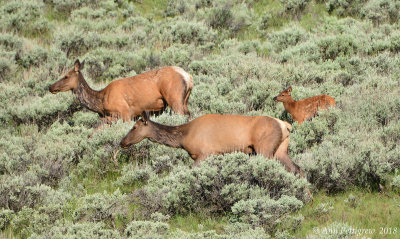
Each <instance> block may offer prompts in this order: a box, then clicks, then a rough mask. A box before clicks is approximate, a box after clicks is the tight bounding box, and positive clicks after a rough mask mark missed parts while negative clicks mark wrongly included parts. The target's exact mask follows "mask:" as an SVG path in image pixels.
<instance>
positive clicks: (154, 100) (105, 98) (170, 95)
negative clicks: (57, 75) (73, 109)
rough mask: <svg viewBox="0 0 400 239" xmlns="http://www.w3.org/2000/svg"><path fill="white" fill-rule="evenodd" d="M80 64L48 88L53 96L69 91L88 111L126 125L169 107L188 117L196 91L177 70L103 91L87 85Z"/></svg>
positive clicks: (129, 80) (123, 82)
mask: <svg viewBox="0 0 400 239" xmlns="http://www.w3.org/2000/svg"><path fill="white" fill-rule="evenodd" d="M83 66H84V62H82V64H81V63H80V62H79V60H76V61H75V64H74V68H73V69H72V70H70V71H69V72H68V73H67V74H66V75H65V76H64V77H63V78H62V79H61V80H59V81H57V82H56V83H54V84H53V85H51V86H50V87H49V90H50V92H51V93H53V94H56V93H58V92H63V91H69V90H72V92H73V93H74V94H75V96H76V97H77V99H78V100H79V101H80V103H81V104H83V105H84V106H85V107H86V108H88V109H89V110H91V111H94V112H97V113H98V114H99V115H100V117H102V118H104V119H106V120H107V121H109V122H110V121H113V120H116V119H118V118H122V119H123V120H124V121H130V120H131V119H133V118H135V117H137V116H140V115H141V114H142V112H143V111H145V110H146V111H153V112H159V111H162V110H163V109H164V108H165V107H166V104H167V105H169V106H170V107H171V108H172V110H174V111H175V112H176V113H178V114H182V115H188V116H189V118H190V112H189V109H188V100H189V96H190V92H191V90H192V87H193V82H192V76H190V75H189V74H188V73H187V72H185V71H184V70H183V69H182V68H180V67H176V66H168V67H163V68H161V69H158V70H152V71H148V72H145V73H142V74H139V75H136V76H132V77H127V78H123V79H120V80H116V81H113V82H111V83H110V84H109V85H108V86H106V87H105V88H104V89H102V90H100V91H96V90H93V89H91V88H90V87H89V85H88V84H87V83H86V81H85V79H84V78H83V75H82V73H81V70H82V69H83Z"/></svg>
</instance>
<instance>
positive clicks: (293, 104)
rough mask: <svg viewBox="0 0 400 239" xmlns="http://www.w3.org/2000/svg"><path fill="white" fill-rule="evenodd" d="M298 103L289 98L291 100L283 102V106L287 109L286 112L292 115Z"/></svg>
mask: <svg viewBox="0 0 400 239" xmlns="http://www.w3.org/2000/svg"><path fill="white" fill-rule="evenodd" d="M296 102H297V101H295V100H293V98H292V97H290V98H289V100H287V101H285V102H283V106H284V107H285V110H286V111H287V112H289V113H292V112H293V111H294V110H295V108H296Z"/></svg>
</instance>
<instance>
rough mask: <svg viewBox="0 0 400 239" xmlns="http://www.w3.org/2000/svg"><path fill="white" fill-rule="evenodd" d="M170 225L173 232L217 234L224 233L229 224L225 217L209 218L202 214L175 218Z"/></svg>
mask: <svg viewBox="0 0 400 239" xmlns="http://www.w3.org/2000/svg"><path fill="white" fill-rule="evenodd" d="M168 223H169V225H170V227H171V229H172V230H177V229H180V230H182V231H186V232H200V231H209V230H215V231H216V232H217V233H222V231H223V227H224V226H225V225H226V224H228V218H227V217H224V216H218V217H208V216H205V215H201V214H189V215H186V216H181V215H178V216H175V217H173V218H171V219H170V220H169V222H168Z"/></svg>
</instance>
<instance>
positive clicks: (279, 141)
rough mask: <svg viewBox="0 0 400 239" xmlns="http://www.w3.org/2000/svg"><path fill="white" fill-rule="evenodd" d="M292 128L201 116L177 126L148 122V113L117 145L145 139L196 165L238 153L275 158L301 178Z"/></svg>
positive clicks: (263, 119)
mask: <svg viewBox="0 0 400 239" xmlns="http://www.w3.org/2000/svg"><path fill="white" fill-rule="evenodd" d="M290 130H291V125H290V124H289V123H287V122H284V121H281V120H279V119H275V118H271V117H268V116H243V115H216V114H209V115H204V116H201V117H199V118H196V119H194V120H193V121H191V122H189V123H187V124H183V125H180V126H166V125H161V124H158V123H156V122H153V121H151V120H149V116H148V113H147V112H144V114H143V115H142V118H141V119H140V120H138V121H137V122H136V124H135V125H134V126H133V128H132V129H131V130H130V131H129V133H128V134H127V135H126V136H125V137H124V138H123V139H122V141H121V143H120V145H121V147H122V148H127V147H129V146H130V145H132V144H136V143H139V142H140V141H142V140H143V139H145V138H148V139H149V140H150V141H152V142H156V143H160V144H164V145H167V146H170V147H174V148H183V149H185V150H186V151H187V152H188V153H189V155H190V157H191V158H192V159H194V160H195V164H196V165H197V164H198V163H199V162H200V161H201V160H204V159H206V158H207V157H208V156H210V155H217V154H224V153H230V152H234V151H240V152H244V153H248V154H261V155H263V156H264V157H267V158H273V157H275V158H277V159H278V160H279V161H280V162H281V163H282V164H283V165H284V166H285V167H286V169H287V170H288V171H290V172H293V173H295V174H298V173H299V174H300V175H302V176H303V173H302V170H301V169H300V167H299V166H298V165H297V164H295V163H294V162H293V161H292V160H291V159H290V158H289V155H288V145H289V134H290V133H289V131H290Z"/></svg>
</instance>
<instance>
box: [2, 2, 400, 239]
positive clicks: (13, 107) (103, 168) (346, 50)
mask: <svg viewBox="0 0 400 239" xmlns="http://www.w3.org/2000/svg"><path fill="white" fill-rule="evenodd" d="M0 2H1V5H0V22H1V23H2V24H1V25H0V30H1V31H0V92H1V94H0V124H1V125H2V126H1V127H0V135H1V140H0V182H1V184H0V237H2V238H3V237H5V238H257V239H258V238H271V237H272V238H293V237H297V238H361V237H362V236H369V237H371V238H398V237H399V235H400V228H398V225H400V218H399V215H400V214H399V210H400V208H399V205H400V196H399V192H400V176H399V172H398V169H399V168H400V148H399V147H398V145H399V143H400V123H399V122H400V97H399V95H400V94H399V93H400V92H399V91H400V87H399V86H400V81H399V79H400V68H399V65H400V55H399V53H400V40H399V39H400V15H399V12H400V1H397V0H392V1H389V0H365V1H364V0H363V1H361V0H357V1H342V0H341V1H338V0H326V1H319V0H290V1H283V0H246V1H242V0H233V1H227V0H217V1H210V0H187V1H183V0H157V1H128V0H101V1H94V0H25V1H17V0H12V1H0ZM77 58H79V59H80V60H85V61H86V66H85V69H84V72H83V74H84V76H85V78H86V79H87V81H88V82H89V84H90V85H91V86H93V88H95V89H100V88H102V87H104V86H105V85H107V84H108V83H110V82H111V81H113V80H115V79H119V78H122V77H126V76H133V75H135V74H139V73H141V72H144V71H147V70H150V69H154V68H159V67H162V66H167V65H177V66H180V67H182V68H184V69H185V70H186V71H188V72H189V73H190V74H192V76H193V81H194V88H193V91H192V94H191V97H190V100H189V103H190V105H189V108H190V110H191V112H192V113H193V116H194V117H198V116H200V115H203V114H208V113H220V114H245V115H269V116H272V117H276V118H280V119H283V120H286V121H289V122H290V123H293V121H292V119H291V117H290V115H288V113H287V112H285V110H284V108H283V105H282V104H278V103H275V102H274V101H273V100H272V98H273V97H274V96H276V95H277V94H278V93H279V92H280V91H281V90H282V89H284V88H285V87H287V86H289V85H292V87H293V92H292V95H293V98H294V99H296V100H298V99H302V98H306V97H310V96H314V95H319V94H328V95H331V96H332V97H334V98H335V100H336V102H337V106H336V108H334V109H330V110H329V111H323V112H319V114H318V116H317V117H315V118H314V119H313V120H311V121H307V122H305V123H303V124H302V125H301V126H299V125H298V124H297V123H294V124H293V131H292V133H291V136H290V137H291V139H290V149H289V154H290V156H291V158H292V159H293V160H294V161H295V162H296V163H297V164H298V165H300V166H301V167H302V168H303V170H304V172H305V175H306V179H307V180H306V179H300V178H298V177H295V176H294V175H293V174H291V173H288V172H286V171H285V170H284V168H283V167H282V166H281V165H280V164H279V163H277V162H276V161H271V160H266V159H264V158H262V157H260V156H248V155H244V154H241V153H232V154H227V155H224V156H213V157H210V158H209V159H207V160H206V161H204V162H203V163H201V164H200V166H199V167H192V163H193V160H192V159H190V157H189V156H188V155H187V153H186V152H185V151H184V150H177V149H172V148H168V147H165V146H162V145H157V144H154V143H151V142H149V141H147V140H145V141H143V142H141V143H139V144H137V145H135V146H133V147H131V148H130V149H127V150H122V149H121V150H120V147H119V141H120V140H121V139H122V137H123V136H124V135H125V134H126V133H127V132H128V131H129V129H130V128H131V127H132V125H133V122H131V123H123V122H121V121H120V122H117V123H113V124H112V125H110V126H108V125H104V126H101V120H100V119H99V117H98V115H96V114H94V113H92V112H88V111H87V110H85V109H83V108H82V107H81V106H80V105H79V103H77V102H76V101H75V100H74V97H73V95H72V94H71V93H69V92H66V93H59V94H57V95H52V94H50V92H48V87H49V86H50V85H51V84H52V83H54V82H55V81H56V80H57V79H59V78H60V77H62V76H63V74H64V73H65V72H66V71H67V70H69V69H70V68H72V65H73V62H74V61H75V60H76V59H77ZM153 120H155V121H157V122H159V123H163V124H168V125H178V124H182V123H184V122H186V119H185V118H184V117H182V116H179V115H175V114H170V113H169V112H168V110H167V112H164V113H163V114H161V115H160V116H158V117H154V118H153ZM118 150H120V151H119V152H118ZM114 155H116V159H117V162H118V165H116V164H115V162H114ZM307 189H310V190H311V192H312V193H313V194H314V201H313V202H310V198H309V196H308V194H307ZM396 227H397V228H396ZM354 228H357V229H375V232H374V233H372V234H367V233H365V232H363V233H361V234H360V233H359V234H355V233H354V232H353V231H352V230H353V229H354ZM381 228H383V229H381ZM381 230H383V231H381ZM381 232H384V233H386V234H380V233H381Z"/></svg>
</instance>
